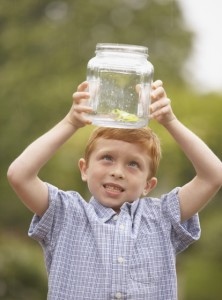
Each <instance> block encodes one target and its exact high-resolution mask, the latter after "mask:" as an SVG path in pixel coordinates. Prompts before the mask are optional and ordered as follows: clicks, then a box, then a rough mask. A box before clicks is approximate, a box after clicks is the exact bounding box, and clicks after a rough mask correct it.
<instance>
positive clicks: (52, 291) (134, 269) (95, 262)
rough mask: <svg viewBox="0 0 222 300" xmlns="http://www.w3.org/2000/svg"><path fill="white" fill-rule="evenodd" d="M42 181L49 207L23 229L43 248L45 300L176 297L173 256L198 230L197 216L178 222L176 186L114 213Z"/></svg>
mask: <svg viewBox="0 0 222 300" xmlns="http://www.w3.org/2000/svg"><path fill="white" fill-rule="evenodd" d="M48 187H49V208H48V210H47V211H46V212H45V214H44V215H43V217H41V218H39V217H38V216H36V215H35V216H34V218H33V220H32V223H31V226H30V229H29V235H30V236H31V237H32V238H34V239H36V240H37V241H39V242H40V244H41V245H42V247H43V250H44V254H45V262H46V267H47V271H48V276H49V284H48V285H49V290H48V299H49V300H71V299H72V300H82V299H85V300H112V299H113V300H114V299H132V300H176V299H177V280H176V267H175V256H176V254H177V253H179V252H181V251H183V250H184V249H185V248H187V247H188V246H189V245H190V244H191V243H192V242H194V241H195V240H197V239H198V238H199V236H200V226H199V219H198V216H197V215H195V216H193V217H192V218H191V219H190V220H188V221H186V222H184V223H183V224H181V223H180V208H179V201H178V188H176V189H174V190H173V191H171V192H170V193H168V194H166V195H163V196H162V197H161V199H156V198H142V199H138V200H136V201H135V202H133V203H131V204H129V203H124V205H123V206H122V207H121V211H120V213H119V214H116V212H115V211H114V210H113V209H111V208H107V207H104V206H102V205H101V204H100V203H99V202H97V201H96V199H94V198H91V200H90V202H89V203H87V202H86V201H84V200H83V199H82V197H81V196H80V195H79V194H78V193H76V192H73V191H69V192H64V191H61V190H59V189H57V188H56V187H54V186H52V185H48Z"/></svg>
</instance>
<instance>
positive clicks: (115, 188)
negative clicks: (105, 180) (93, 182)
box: [105, 185, 122, 192]
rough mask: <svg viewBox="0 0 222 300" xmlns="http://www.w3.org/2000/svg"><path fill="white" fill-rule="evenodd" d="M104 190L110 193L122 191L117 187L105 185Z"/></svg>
mask: <svg viewBox="0 0 222 300" xmlns="http://www.w3.org/2000/svg"><path fill="white" fill-rule="evenodd" d="M105 188H106V189H107V190H110V191H120V192H121V191H122V189H121V188H120V187H117V186H111V185H105Z"/></svg>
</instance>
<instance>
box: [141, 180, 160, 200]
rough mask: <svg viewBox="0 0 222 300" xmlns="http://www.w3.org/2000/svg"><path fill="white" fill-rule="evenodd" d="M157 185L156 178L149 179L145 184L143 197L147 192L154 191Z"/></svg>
mask: <svg viewBox="0 0 222 300" xmlns="http://www.w3.org/2000/svg"><path fill="white" fill-rule="evenodd" d="M156 185H157V178H156V177H152V178H151V179H149V180H147V184H146V186H145V188H144V191H143V196H146V195H147V194H148V193H149V192H151V191H152V190H153V189H155V187H156Z"/></svg>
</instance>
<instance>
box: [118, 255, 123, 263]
mask: <svg viewBox="0 0 222 300" xmlns="http://www.w3.org/2000/svg"><path fill="white" fill-rule="evenodd" d="M117 261H118V263H120V264H122V263H123V262H124V258H123V257H122V256H119V257H118V258H117Z"/></svg>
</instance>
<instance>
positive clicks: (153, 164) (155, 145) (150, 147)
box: [84, 127, 161, 177]
mask: <svg viewBox="0 0 222 300" xmlns="http://www.w3.org/2000/svg"><path fill="white" fill-rule="evenodd" d="M99 138H103V139H111V140H120V141H124V142H127V143H132V144H137V145H139V146H140V147H141V148H142V149H144V150H145V151H146V153H147V159H148V160H149V166H150V177H153V176H155V175H156V172H157V169H158V166H159V162H160V159H161V147H160V141H159V138H158V137H157V136H156V134H155V133H154V132H153V131H152V130H151V129H150V128H149V127H144V128H139V129H123V128H106V127H98V128H96V129H95V130H94V131H93V132H92V134H91V136H90V138H89V140H88V143H87V145H86V148H85V155H84V158H85V161H86V164H87V165H88V163H89V160H90V155H91V154H92V152H93V150H94V149H95V146H96V143H97V141H98V139H99Z"/></svg>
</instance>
